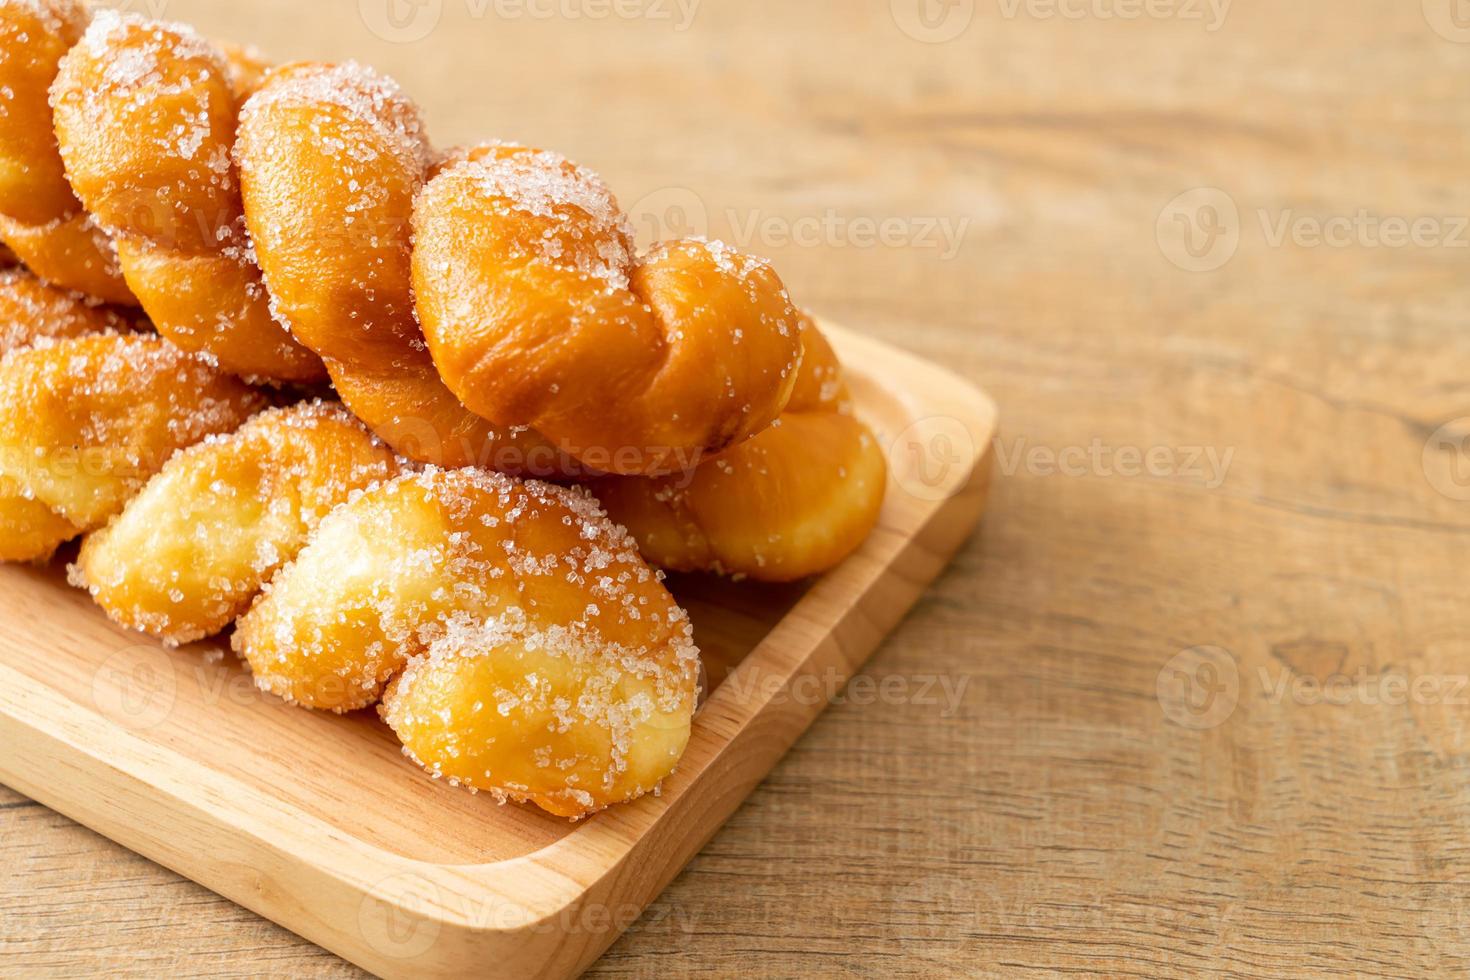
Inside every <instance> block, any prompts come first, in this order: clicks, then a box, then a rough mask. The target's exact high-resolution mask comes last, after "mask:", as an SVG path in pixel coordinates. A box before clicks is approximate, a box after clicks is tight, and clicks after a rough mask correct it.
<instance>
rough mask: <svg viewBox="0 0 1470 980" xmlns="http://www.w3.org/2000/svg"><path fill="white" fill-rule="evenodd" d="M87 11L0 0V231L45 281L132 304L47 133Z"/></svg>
mask: <svg viewBox="0 0 1470 980" xmlns="http://www.w3.org/2000/svg"><path fill="white" fill-rule="evenodd" d="M87 16H88V14H87V8H86V6H85V5H84V4H83V3H82V0H36V2H22V0H6V2H3V3H0V236H3V238H4V239H5V243H6V244H7V245H9V246H10V248H11V249H12V250H14V252H15V254H16V256H17V257H18V258H19V259H20V260H21V261H22V262H24V263H25V265H26V267H27V268H29V269H30V270H31V271H32V272H34V273H35V274H36V275H38V276H40V277H41V278H43V279H45V280H47V281H48V282H51V283H54V284H56V285H58V286H61V287H63V288H66V289H76V290H80V291H82V292H84V293H86V294H88V295H89V296H95V297H97V298H98V299H102V300H106V301H108V302H112V303H131V302H133V296H132V293H131V292H130V291H129V290H128V288H127V286H126V284H125V283H124V282H123V280H122V272H121V269H120V268H119V267H118V263H117V259H116V256H115V255H114V253H113V250H112V243H111V242H110V241H109V240H108V238H107V235H106V234H105V233H103V232H102V230H101V229H100V228H98V227H97V226H96V225H95V224H94V223H93V221H92V219H91V217H90V216H89V215H87V214H86V213H85V212H84V211H83V210H82V205H81V203H80V202H79V201H78V200H77V199H76V195H75V194H73V193H72V189H71V185H70V184H69V183H67V179H66V172H65V167H64V166H63V164H62V162H61V155H60V154H59V153H58V152H57V148H56V140H55V138H54V137H53V135H52V132H51V128H52V115H51V104H50V101H49V94H50V88H51V83H52V81H53V80H54V79H55V77H56V66H57V63H58V62H59V61H60V60H61V57H62V55H64V54H65V53H66V51H67V49H68V48H70V47H71V46H72V45H73V44H75V43H76V42H77V40H78V39H79V38H80V37H81V35H82V31H83V30H84V29H85V28H86V25H87Z"/></svg>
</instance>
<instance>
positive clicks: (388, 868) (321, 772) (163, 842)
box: [0, 325, 995, 977]
mask: <svg viewBox="0 0 1470 980" xmlns="http://www.w3.org/2000/svg"><path fill="white" fill-rule="evenodd" d="M824 329H826V330H827V331H829V335H830V336H831V338H832V341H833V343H834V345H835V346H836V348H837V351H838V353H839V354H840V355H841V357H842V359H843V361H844V362H845V363H846V365H847V368H848V372H849V374H850V377H851V383H852V388H853V392H854V394H855V395H856V397H857V400H858V404H859V406H860V411H861V412H862V414H863V416H864V418H865V419H866V420H867V421H868V422H869V424H871V425H872V426H873V427H874V429H875V431H876V432H877V433H878V435H879V438H880V439H881V440H882V441H883V444H884V445H885V446H891V447H892V449H891V451H890V453H889V459H890V464H891V466H892V469H893V473H892V476H891V480H890V485H889V492H888V499H887V502H886V503H885V505H884V509H883V515H882V520H881V522H880V524H879V526H878V528H877V529H876V530H875V531H874V533H873V535H872V537H871V538H870V539H869V540H868V542H867V543H866V544H865V545H864V547H863V548H862V550H861V551H860V552H859V553H858V554H856V555H854V556H853V557H852V558H850V559H849V560H848V561H847V562H845V563H844V564H843V565H842V566H841V567H839V568H837V569H835V570H833V571H832V572H830V573H829V574H827V575H825V576H823V577H822V578H821V579H819V580H817V581H815V582H813V583H809V584H806V585H803V586H790V587H770V586H759V585H753V584H750V583H743V584H739V585H735V584H732V583H729V582H724V581H718V580H715V579H712V578H708V577H702V576H689V577H676V578H674V579H672V580H671V582H670V585H671V587H672V588H673V591H674V592H675V594H676V595H677V596H678V597H679V599H680V601H681V602H682V603H684V605H685V606H686V608H688V609H689V611H690V614H691V616H692V617H693V620H694V625H695V639H696V640H697V642H698V643H699V645H700V647H701V648H702V650H703V652H704V656H705V664H706V670H707V673H708V686H710V687H711V688H712V693H710V695H709V697H708V698H707V700H706V701H705V702H704V704H703V705H702V707H701V708H700V710H699V713H698V715H697V717H696V718H695V724H694V733H693V738H692V739H691V741H690V744H689V749H688V752H687V754H686V755H685V757H684V759H683V761H682V762H681V763H680V766H679V770H678V772H677V773H676V774H675V775H674V776H672V777H671V778H670V779H668V780H667V781H666V782H665V784H664V786H663V788H662V792H661V794H660V795H658V796H656V797H655V796H650V797H646V798H644V799H642V800H639V801H637V802H636V803H633V804H629V805H625V806H620V807H615V808H613V809H612V810H610V811H607V812H604V813H602V814H599V815H597V816H595V817H592V818H591V819H588V820H586V821H583V822H581V823H577V824H570V823H567V822H566V821H562V820H557V819H555V818H552V817H550V816H547V815H545V814H542V813H541V812H540V811H538V810H535V809H533V808H529V807H519V806H514V805H512V806H503V807H502V806H497V805H496V804H495V803H494V801H493V800H491V799H490V798H489V797H488V796H471V795H470V794H468V793H465V792H462V791H459V790H455V789H452V788H450V787H448V786H446V785H444V784H442V783H439V782H434V781H432V780H429V779H427V778H426V777H425V776H424V774H423V773H422V771H421V770H419V769H418V768H417V767H416V766H414V765H412V764H411V763H409V762H408V761H407V760H406V759H404V758H403V756H402V755H401V754H400V753H399V750H398V746H397V743H396V741H395V740H394V738H393V737H392V735H391V733H390V732H389V731H388V730H387V728H386V727H385V726H383V725H382V724H381V723H380V722H379V721H378V720H377V718H376V715H375V714H374V713H372V712H359V713H358V714H357V715H354V716H348V717H345V718H339V717H334V716H329V715H321V714H314V713H312V712H308V711H303V710H300V709H296V708H291V707H288V706H286V705H285V704H283V703H281V702H279V701H276V700H274V699H272V698H270V697H267V696H265V695H263V694H260V693H258V692H257V691H256V690H255V688H254V687H253V686H252V685H251V683H250V679H249V677H248V676H247V675H246V673H245V672H244V670H243V668H242V667H241V666H240V665H239V664H238V663H237V662H236V661H235V659H234V657H233V656H228V655H224V654H223V651H224V646H223V645H222V644H221V643H219V642H218V641H216V642H213V643H205V644H195V645H194V646H192V647H188V648H184V649H181V650H168V649H166V648H164V647H162V646H160V645H158V644H157V643H154V642H152V641H149V640H147V639H146V638H143V637H141V636H138V635H136V634H129V633H126V632H123V631H122V630H120V629H118V628H116V627H114V626H112V625H111V624H110V623H109V622H108V620H107V619H106V618H105V617H104V616H103V614H102V613H101V612H100V611H99V610H98V609H96V608H95V607H94V606H92V605H91V602H90V600H89V599H88V598H87V597H86V596H85V595H84V594H83V593H81V592H79V591H77V590H75V589H70V588H68V587H67V586H66V584H65V580H64V564H65V560H66V558H67V557H69V556H67V555H63V556H61V557H59V558H58V559H57V561H56V562H54V563H53V564H52V565H51V566H50V567H48V568H32V567H16V566H4V567H0V781H3V782H5V783H7V784H9V785H10V786H13V787H14V788H15V789H17V790H18V791H20V792H22V793H24V794H26V795H27V796H30V797H32V798H33V799H35V800H38V801H40V802H41V803H44V804H45V805H47V806H49V807H52V808H54V809H56V810H59V811H60V812H62V813H64V814H66V815H67V816H69V817H71V818H72V819H74V820H77V821H79V822H81V823H83V824H85V825H87V826H88V827H91V828H92V829H94V830H96V831H98V832H99V833H102V834H106V835H107V836H108V837H111V838H112V839H113V840H116V841H118V842H120V843H122V844H124V845H126V846H127V847H129V848H132V849H133V850H135V851H137V852H139V853H140V854H144V855H146V856H147V857H149V858H151V859H153V860H154V861H157V862H159V863H160V864H163V865H166V866H167V867H170V868H172V869H174V870H175V871H178V872H179V873H180V874H184V875H187V876H189V877H190V878H193V879H194V880H195V881H198V882H200V883H201V884H203V885H205V886H207V887H209V888H211V889H213V890H215V891H217V892H219V893H220V894H221V895H224V896H226V897H228V898H230V899H232V900H234V901H236V902H238V903H240V904H241V905H243V906H245V907H246V908H249V909H251V910H253V911H255V912H257V913H259V914H261V915H263V916H266V917H267V918H269V919H272V920H274V921H276V922H278V923H280V924H281V925H283V926H285V927H286V928H288V929H291V930H292V931H294V932H297V933H299V934H300V935H302V936H304V937H306V938H307V939H310V940H312V941H313V942H316V943H319V944H320V945H322V946H324V947H326V948H327V949H330V950H332V951H333V952H336V953H338V954H340V955H342V956H343V957H346V958H347V959H349V960H351V961H353V962H354V963H357V964H359V965H361V966H363V967H365V968H366V969H369V970H372V971H373V972H375V973H378V974H381V975H383V976H389V977H392V976H414V977H424V976H441V975H442V976H449V975H457V974H461V973H463V972H465V971H466V970H475V971H477V972H478V971H482V970H484V969H485V968H486V967H487V966H490V965H493V966H494V968H495V970H496V972H497V973H502V974H506V975H515V976H523V975H536V976H543V975H545V976H567V975H572V974H575V973H577V972H579V971H580V970H582V969H585V968H586V967H587V966H588V965H589V964H590V963H592V961H593V960H595V959H596V958H597V957H598V956H599V955H601V953H602V951H603V950H605V949H606V948H607V947H608V946H609V945H610V944H611V943H612V941H613V940H614V939H615V938H617V935H618V933H619V932H621V931H622V930H623V929H624V928H626V927H627V926H628V925H630V924H631V923H632V921H633V920H634V919H635V918H636V917H637V915H638V914H639V912H640V911H641V910H642V908H643V907H644V906H645V905H646V904H647V903H649V902H650V901H652V900H653V899H654V898H655V897H656V896H657V895H658V893H659V892H660V891H661V890H662V889H663V888H664V886H665V885H667V884H668V882H669V881H670V879H672V878H673V877H674V875H676V874H677V873H678V872H679V870H680V869H681V868H682V867H683V866H684V864H685V863H686V862H687V861H688V860H689V859H690V858H691V857H692V856H693V855H694V854H695V853H696V852H697V851H698V850H699V848H700V847H701V846H703V844H704V843H705V841H707V840H708V839H709V838H710V837H711V836H712V835H713V834H714V832H715V831H716V830H717V829H718V828H719V826H720V824H721V823H723V822H724V820H725V819H726V818H727V817H728V816H729V815H730V814H731V813H733V812H734V810H735V808H736V807H738V806H739V805H740V803H741V801H742V800H743V799H744V798H745V796H746V794H748V793H749V792H750V791H751V789H752V788H754V787H755V785H756V784H757V783H758V782H759V781H760V780H761V779H762V778H763V777H764V776H765V774H766V773H767V772H768V771H769V770H770V769H771V767H772V766H773V765H774V764H775V763H776V761H777V760H778V759H779V758H780V757H781V755H782V754H783V753H784V752H785V751H786V750H787V748H789V747H790V746H791V744H792V743H793V742H794V741H795V740H796V738H797V737H798V736H799V735H800V734H801V733H802V732H803V731H804V730H805V729H806V727H807V725H809V724H810V723H811V722H812V720H813V719H814V718H815V717H816V716H817V715H818V714H819V713H820V712H821V710H822V708H823V707H825V705H826V704H827V695H828V693H830V692H831V691H832V690H833V685H834V684H836V683H840V682H841V681H844V680H845V679H846V678H847V677H849V676H850V675H851V674H852V673H853V672H855V671H856V670H857V669H858V667H859V666H860V665H861V664H862V663H863V661H864V660H866V659H867V657H868V655H869V654H870V653H871V652H872V650H873V648H874V647H875V646H877V644H878V642H879V641H880V640H881V639H882V638H883V636H884V635H885V634H886V633H888V631H889V630H891V629H892V628H893V627H894V625H896V624H897V622H898V621H899V619H900V617H902V616H903V614H904V613H905V612H906V611H907V610H908V608H909V607H910V606H911V605H912V604H913V603H914V601H915V600H916V599H917V598H918V596H919V595H920V593H921V592H922V591H923V589H924V587H925V586H926V585H927V584H928V583H929V582H930V581H932V580H933V579H934V577H935V576H936V575H938V574H939V572H940V570H941V569H942V568H943V567H944V565H945V564H946V562H947V561H948V560H949V558H950V557H951V555H952V554H953V553H954V551H955V549H956V548H958V547H959V545H960V544H961V542H962V541H963V540H964V539H965V537H966V536H967V535H968V534H969V532H970V530H971V528H972V527H973V526H974V524H975V522H976V521H977V520H978V518H979V516H980V512H981V509H982V507H983V506H984V502H985V491H986V487H987V484H988V478H989V473H990V445H991V442H992V438H993V435H994V429H995V407H994V405H993V404H992V403H991V402H990V401H989V399H987V398H986V397H985V396H984V395H983V394H981V393H980V392H979V391H977V390H976V389H975V388H973V387H971V386H970V385H968V384H966V383H965V382H963V381H961V380H959V379H958V378H956V377H954V376H953V375H951V374H949V373H948V372H946V371H944V370H942V369H940V368H938V367H936V366H934V365H932V364H928V363H925V362H923V361H921V360H919V359H917V358H915V357H913V356H911V355H909V354H905V353H903V352H902V351H899V350H896V349H894V348H892V347H889V346H887V345H885V344H882V343H879V342H877V341H874V340H870V339H867V338H864V337H861V336H858V335H855V334H851V333H848V332H846V331H844V330H841V329H839V328H837V327H834V326H831V325H824ZM802 678H806V680H802Z"/></svg>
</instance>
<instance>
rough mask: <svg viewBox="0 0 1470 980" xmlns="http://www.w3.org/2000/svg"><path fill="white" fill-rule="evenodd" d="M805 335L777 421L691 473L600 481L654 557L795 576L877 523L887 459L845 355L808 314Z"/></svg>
mask: <svg viewBox="0 0 1470 980" xmlns="http://www.w3.org/2000/svg"><path fill="white" fill-rule="evenodd" d="M802 339H803V346H804V348H805V355H804V357H803V360H802V366H801V372H800V375H799V376H798V379H797V382H796V388H795V391H794V392H793V394H792V400H791V407H789V408H788V409H787V411H786V412H785V413H784V414H783V415H782V416H781V418H780V419H779V420H778V421H777V422H776V423H775V424H774V425H772V426H771V427H770V428H768V429H766V430H765V431H764V432H761V433H759V434H757V435H756V436H754V437H753V438H751V439H748V440H746V441H745V442H743V443H741V444H740V445H738V446H736V447H734V448H733V449H730V450H728V451H727V452H725V453H722V454H721V455H719V456H717V457H715V458H714V459H710V460H706V461H705V462H703V463H701V464H700V465H699V466H697V467H696V468H695V469H694V470H693V471H692V472H690V473H686V474H680V475H676V476H670V477H663V478H653V479H650V478H640V477H622V478H619V477H609V478H605V479H602V480H598V481H596V482H594V483H593V484H592V488H593V491H594V492H595V493H596V494H597V495H598V497H599V498H600V499H601V500H602V502H603V505H604V506H605V507H607V509H608V513H609V514H610V515H611V516H612V518H613V519H614V520H616V521H618V522H619V523H621V524H623V525H624V526H626V527H627V528H628V531H629V532H630V533H631V534H632V535H633V537H634V538H635V539H637V541H638V544H639V547H640V548H641V549H642V551H643V554H644V555H645V556H646V557H647V558H648V559H649V561H651V562H653V563H654V564H655V565H659V566H661V567H663V568H668V569H671V570H674V571H718V572H724V573H727V574H731V575H738V576H741V577H749V578H753V579H758V580H761V581H770V582H785V581H791V580H794V579H799V578H805V577H806V576H808V575H814V574H817V573H818V572H822V571H825V570H826V569H828V568H831V567H832V566H834V565H836V564H837V563H839V562H840V561H842V559H844V558H846V557H847V556H848V555H849V554H851V553H852V551H853V550H854V549H856V548H857V547H858V546H859V545H860V544H862V542H863V541H864V540H865V539H866V538H867V536H868V534H869V532H871V531H872V529H873V526H874V524H876V523H877V520H878V513H879V510H880V509H881V507H882V504H883V495H884V490H885V486H886V483H887V462H886V460H885V459H884V456H883V452H882V450H881V448H880V447H879V446H878V442H877V440H876V439H875V438H873V434H872V433H871V432H869V431H868V429H867V427H866V426H864V425H863V424H862V423H861V422H859V421H858V420H857V419H855V418H852V417H851V416H850V415H848V414H847V413H846V403H847V393H846V389H845V388H844V386H843V384H842V380H841V367H840V365H839V364H838V361H837V357H836V354H835V353H834V352H833V351H832V348H831V346H830V345H829V344H828V343H827V340H826V338H825V337H823V336H822V334H821V332H820V331H819V330H818V329H817V327H816V326H815V324H813V323H811V321H810V320H809V319H804V328H803V331H802Z"/></svg>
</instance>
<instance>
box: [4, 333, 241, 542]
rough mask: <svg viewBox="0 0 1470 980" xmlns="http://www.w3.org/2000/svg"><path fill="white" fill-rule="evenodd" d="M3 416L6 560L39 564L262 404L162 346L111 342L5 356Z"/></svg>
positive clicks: (133, 339) (92, 338)
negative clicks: (179, 457) (184, 453)
mask: <svg viewBox="0 0 1470 980" xmlns="http://www.w3.org/2000/svg"><path fill="white" fill-rule="evenodd" d="M0 405H3V406H5V411H4V412H3V413H0V560H3V561H33V560H39V559H44V558H47V557H49V556H50V555H51V554H52V553H53V552H54V551H55V550H56V548H57V547H58V546H60V545H61V544H62V543H63V542H65V541H66V540H68V539H69V538H72V537H74V536H75V535H77V534H79V533H82V532H84V531H88V530H91V529H93V528H96V527H100V526H101V525H102V524H104V523H106V522H107V520H108V519H109V518H111V517H112V516H113V515H114V514H116V513H117V512H118V511H120V510H122V508H123V505H124V504H125V503H126V502H127V501H128V499H129V498H131V497H133V496H134V495H135V494H136V493H137V492H138V490H139V489H140V488H141V487H142V485H143V483H144V482H145V481H146V480H147V479H148V478H149V477H150V476H152V475H153V474H154V473H156V472H157V471H158V470H159V468H160V467H162V466H163V464H164V462H165V461H167V459H168V457H169V456H171V455H172V454H173V453H174V451H175V450H178V449H181V448H183V447H185V446H189V445H193V444H194V443H196V442H198V441H199V440H201V439H203V438H204V437H205V436H208V435H211V434H213V433H216V432H226V431H229V430H231V429H234V428H235V427H237V426H238V425H239V424H240V423H241V422H243V421H244V420H245V419H246V418H247V417H249V416H250V415H251V414H253V413H254V412H255V411H257V410H258V409H260V408H261V407H263V405H264V400H263V399H262V398H261V396H260V395H259V394H257V393H256V392H254V391H252V390H250V389H249V388H247V387H246V386H245V385H244V384H242V383H241V382H240V381H238V380H236V379H234V378H232V377H229V376H228V375H225V374H222V373H221V372H219V371H218V370H216V369H215V368H213V367H211V366H210V365H209V364H206V363H205V362H203V361H202V360H200V359H199V358H197V357H194V356H192V355H189V354H186V353H184V352H183V351H180V350H179V349H178V348H176V347H173V346H172V345H170V344H168V343H166V342H165V341H163V340H161V339H160V338H158V337H150V336H141V335H139V336H124V335H119V334H113V333H104V334H94V335H88V336H81V337H72V338H68V339H64V340H59V341H56V342H55V343H51V344H48V345H45V346H37V347H32V348H29V349H22V350H17V351H14V352H12V353H10V354H8V355H6V357H5V359H4V360H3V361H0Z"/></svg>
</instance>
